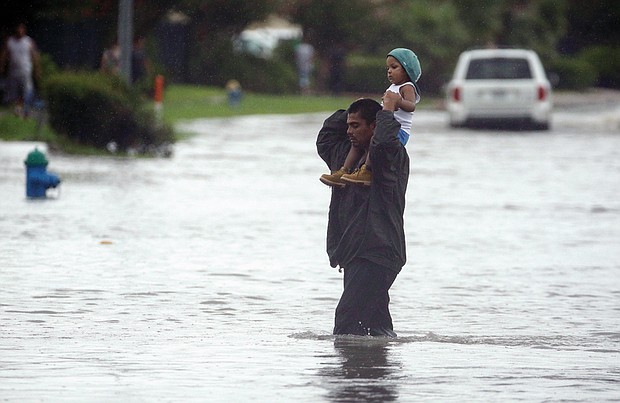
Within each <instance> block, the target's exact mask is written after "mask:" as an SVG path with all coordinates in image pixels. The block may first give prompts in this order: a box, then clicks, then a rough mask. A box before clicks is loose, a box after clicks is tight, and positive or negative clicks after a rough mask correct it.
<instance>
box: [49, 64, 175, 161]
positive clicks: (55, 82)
mask: <svg viewBox="0 0 620 403" xmlns="http://www.w3.org/2000/svg"><path fill="white" fill-rule="evenodd" d="M45 94H46V101H47V107H48V113H49V122H50V126H51V127H52V128H53V129H54V130H55V131H56V132H58V133H60V134H64V135H66V136H67V137H69V138H70V139H71V140H73V141H75V142H77V143H79V144H83V145H87V146H94V147H96V148H105V147H106V146H108V145H109V144H110V143H115V144H116V146H117V148H118V149H119V150H120V151H127V150H128V149H130V148H132V149H138V150H147V149H150V148H152V147H158V146H161V145H164V144H166V143H172V142H173V141H174V135H173V132H172V130H171V129H170V128H169V127H168V126H165V125H163V124H159V123H158V122H157V121H156V119H155V115H154V112H153V111H152V110H149V108H148V107H147V105H148V104H147V103H146V101H145V99H143V98H142V96H141V95H140V93H139V92H138V91H134V90H132V89H131V88H130V87H129V86H128V85H126V84H125V83H124V82H123V81H122V80H120V79H119V78H118V77H115V76H110V75H104V74H100V73H92V72H78V73H70V72H63V73H59V74H56V75H54V76H52V77H50V78H49V79H48V80H46V83H45Z"/></svg>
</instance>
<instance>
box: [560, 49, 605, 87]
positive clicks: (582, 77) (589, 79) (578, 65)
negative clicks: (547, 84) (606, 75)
mask: <svg viewBox="0 0 620 403" xmlns="http://www.w3.org/2000/svg"><path fill="white" fill-rule="evenodd" d="M550 70H551V71H552V72H554V73H555V74H557V75H558V84H557V87H558V88H560V89H566V90H583V89H586V88H589V87H592V86H593V85H594V84H595V82H596V69H595V68H594V66H592V65H591V64H590V63H589V62H587V61H586V60H583V59H581V58H572V57H563V58H560V59H558V60H556V61H555V62H554V63H553V64H552V65H551V66H550Z"/></svg>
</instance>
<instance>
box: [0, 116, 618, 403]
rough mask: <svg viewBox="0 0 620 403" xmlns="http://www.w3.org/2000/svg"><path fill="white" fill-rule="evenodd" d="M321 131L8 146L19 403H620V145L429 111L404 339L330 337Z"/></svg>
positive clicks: (0, 295) (413, 217) (261, 126)
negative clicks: (124, 152) (33, 169)
mask: <svg viewBox="0 0 620 403" xmlns="http://www.w3.org/2000/svg"><path fill="white" fill-rule="evenodd" d="M325 117H326V116H325V115H323V114H318V115H303V116H270V117H243V118H235V119H219V120H206V121H195V122H188V123H187V125H185V128H187V129H189V130H195V131H196V132H197V133H198V134H197V136H195V137H192V138H190V139H188V140H187V141H184V142H182V143H180V144H178V145H177V146H176V148H175V153H174V156H173V157H172V158H169V159H123V158H100V157H80V156H67V155H57V154H50V155H49V156H48V157H49V158H48V159H49V160H50V165H49V167H48V168H49V170H50V171H52V172H55V173H58V174H59V175H60V177H61V178H62V179H63V183H62V185H61V189H60V190H61V191H60V194H58V197H57V198H55V199H54V200H46V201H37V202H30V201H27V200H26V199H25V184H24V181H25V172H24V166H23V160H24V158H25V156H26V155H27V153H28V152H30V151H31V150H32V148H33V147H34V145H33V144H31V143H12V142H11V143H0V196H1V197H0V239H1V240H2V243H1V244H0V398H1V399H2V400H5V401H15V402H22V401H37V400H50V401H80V402H81V401H119V400H121V401H162V400H163V401H205V400H208V401H222V402H229V401H302V402H306V401H309V402H322V401H403V402H409V401H417V400H431V401H514V400H524V401H551V400H570V401H584V402H591V401H597V402H598V401H613V400H614V399H615V400H617V397H618V380H619V379H620V365H619V364H618V363H619V362H620V331H619V329H620V306H619V305H618V300H619V298H620V280H619V279H620V263H619V260H618V257H619V256H620V204H619V202H618V194H620V181H618V174H619V173H620V158H619V157H620V154H619V151H618V150H620V135H618V131H617V128H616V126H614V125H610V120H609V119H610V116H608V114H603V115H600V116H599V115H596V114H595V113H594V112H592V114H591V115H588V116H583V114H578V113H573V112H571V113H563V114H557V115H556V116H555V117H556V119H555V121H554V130H553V131H551V132H549V133H528V132H519V133H511V132H504V133H496V132H485V131H481V132H472V131H467V130H447V129H446V126H447V125H446V121H445V116H444V115H443V114H439V113H435V112H429V111H420V113H419V114H418V113H416V119H417V125H418V126H417V127H418V129H417V133H418V135H416V136H414V137H413V138H412V139H411V140H410V143H409V144H408V145H407V148H408V150H409V153H410V156H411V170H412V172H411V174H412V176H411V181H410V186H409V189H408V194H407V207H406V211H405V214H406V216H405V223H406V226H405V229H406V237H407V246H408V258H409V261H408V263H407V265H406V266H405V267H404V268H403V271H402V272H401V274H399V277H398V278H397V280H396V282H395V284H394V286H393V288H392V290H391V293H390V294H391V300H392V304H391V307H390V308H391V311H392V315H393V317H394V326H395V330H396V332H397V333H398V335H399V337H398V338H397V339H390V340H386V339H373V338H347V337H342V338H340V337H339V338H334V337H333V336H332V335H331V329H332V327H333V317H334V309H335V307H336V304H337V303H338V298H339V296H340V293H341V287H342V274H340V273H338V271H337V270H336V269H332V268H330V267H329V264H328V261H327V256H326V254H325V227H326V220H327V208H328V201H329V194H330V193H329V192H330V190H329V189H327V188H326V187H325V186H324V185H322V184H321V183H320V182H319V181H318V177H319V175H320V174H321V173H323V172H324V169H325V167H324V165H323V163H322V162H321V161H320V159H319V158H318V157H317V155H316V150H315V138H316V137H315V136H316V131H317V130H318V128H319V127H320V126H321V123H322V121H323V119H325Z"/></svg>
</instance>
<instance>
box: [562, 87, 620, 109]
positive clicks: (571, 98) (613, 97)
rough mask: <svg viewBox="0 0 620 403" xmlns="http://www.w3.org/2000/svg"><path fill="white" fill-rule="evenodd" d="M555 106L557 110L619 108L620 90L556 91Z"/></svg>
mask: <svg viewBox="0 0 620 403" xmlns="http://www.w3.org/2000/svg"><path fill="white" fill-rule="evenodd" d="M553 105H554V106H555V107H556V108H557V109H574V108H582V107H587V108H599V107H614V106H615V107H618V106H620V90H613V89H608V88H590V89H588V90H585V91H583V92H578V91H554V92H553Z"/></svg>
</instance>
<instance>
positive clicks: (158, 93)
mask: <svg viewBox="0 0 620 403" xmlns="http://www.w3.org/2000/svg"><path fill="white" fill-rule="evenodd" d="M153 100H154V101H155V115H156V117H157V120H158V122H159V123H161V121H162V109H163V107H162V102H163V100H164V76H162V75H161V74H158V75H157V76H155V94H154V96H153Z"/></svg>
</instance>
